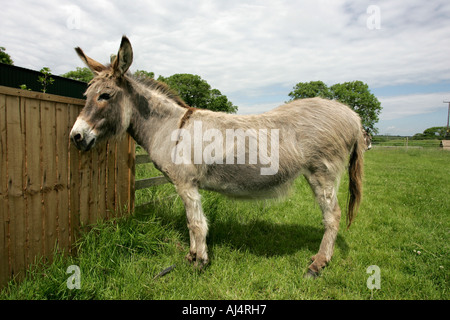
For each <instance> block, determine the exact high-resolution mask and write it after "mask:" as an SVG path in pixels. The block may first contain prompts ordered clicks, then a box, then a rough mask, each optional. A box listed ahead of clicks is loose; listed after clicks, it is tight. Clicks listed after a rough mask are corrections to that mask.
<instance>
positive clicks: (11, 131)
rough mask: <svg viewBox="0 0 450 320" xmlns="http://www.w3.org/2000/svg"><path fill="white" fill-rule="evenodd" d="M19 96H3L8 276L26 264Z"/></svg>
mask: <svg viewBox="0 0 450 320" xmlns="http://www.w3.org/2000/svg"><path fill="white" fill-rule="evenodd" d="M21 110H22V108H21V105H20V98H19V97H14V96H6V130H7V146H8V149H7V157H8V161H7V169H8V220H9V234H10V238H9V241H10V256H11V257H14V258H13V259H12V258H11V266H10V267H11V270H10V272H11V275H12V276H18V275H19V274H20V273H22V275H23V270H24V268H25V264H26V250H25V242H26V225H25V220H26V216H25V210H26V205H25V198H24V192H23V178H24V170H23V169H24V167H25V163H24V161H25V153H24V147H25V146H24V138H23V131H22V129H23V128H22V114H21Z"/></svg>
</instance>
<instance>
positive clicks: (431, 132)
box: [412, 127, 447, 140]
mask: <svg viewBox="0 0 450 320" xmlns="http://www.w3.org/2000/svg"><path fill="white" fill-rule="evenodd" d="M446 131H447V127H431V128H428V129H425V130H424V131H423V133H416V134H415V135H414V136H413V137H412V138H413V140H424V139H427V140H431V139H439V140H442V139H444V138H445V134H446Z"/></svg>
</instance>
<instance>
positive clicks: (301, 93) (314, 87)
mask: <svg viewBox="0 0 450 320" xmlns="http://www.w3.org/2000/svg"><path fill="white" fill-rule="evenodd" d="M293 89H294V91H291V92H290V93H289V97H291V100H290V101H292V100H295V99H304V98H314V97H321V98H325V99H331V98H332V95H331V92H330V89H328V87H327V85H326V84H325V83H323V82H322V81H310V82H299V83H297V84H296V85H295V87H294V88H293Z"/></svg>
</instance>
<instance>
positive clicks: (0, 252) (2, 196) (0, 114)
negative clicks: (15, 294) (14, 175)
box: [0, 94, 10, 286]
mask: <svg viewBox="0 0 450 320" xmlns="http://www.w3.org/2000/svg"><path fill="white" fill-rule="evenodd" d="M6 151H7V143H6V96H5V95H4V94H0V286H1V284H4V283H6V282H7V281H8V280H9V261H10V259H9V238H8V237H9V221H8V196H7V194H8V172H7V167H6V161H7V154H6Z"/></svg>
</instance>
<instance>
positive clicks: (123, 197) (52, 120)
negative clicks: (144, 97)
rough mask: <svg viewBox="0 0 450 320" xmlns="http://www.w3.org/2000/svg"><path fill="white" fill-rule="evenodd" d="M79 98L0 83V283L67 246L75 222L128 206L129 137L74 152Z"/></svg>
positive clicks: (131, 142) (73, 235) (74, 231)
mask: <svg viewBox="0 0 450 320" xmlns="http://www.w3.org/2000/svg"><path fill="white" fill-rule="evenodd" d="M84 103H85V101H84V100H81V99H74V98H66V97H62V96H55V95H49V94H43V93H37V92H31V91H25V90H19V89H14V88H8V87H2V86H0V287H1V286H2V285H4V284H5V283H6V282H7V281H8V280H9V279H11V278H12V277H18V278H21V277H22V276H23V274H24V271H25V270H26V268H27V266H28V265H29V264H30V263H33V262H35V261H36V258H38V257H44V258H45V259H47V260H51V257H52V254H53V252H54V249H55V248H56V246H57V248H58V249H59V250H62V251H65V252H69V253H70V251H71V245H72V244H73V243H74V241H75V239H76V236H77V232H78V231H79V229H80V226H82V225H87V224H92V223H95V222H96V221H97V220H98V219H103V218H108V217H111V216H113V215H116V214H127V213H130V212H131V211H132V210H133V207H134V161H135V152H134V151H135V146H134V140H133V139H131V138H130V137H129V136H126V137H124V138H123V139H121V140H119V141H118V142H114V143H104V144H103V145H99V146H97V148H95V149H94V150H92V151H90V152H86V153H83V152H79V151H78V150H77V149H76V148H74V147H73V145H72V144H71V143H70V141H69V132H70V128H71V127H72V125H73V123H74V122H75V120H76V118H77V116H78V114H79V112H80V110H81V108H82V107H83V105H84Z"/></svg>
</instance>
